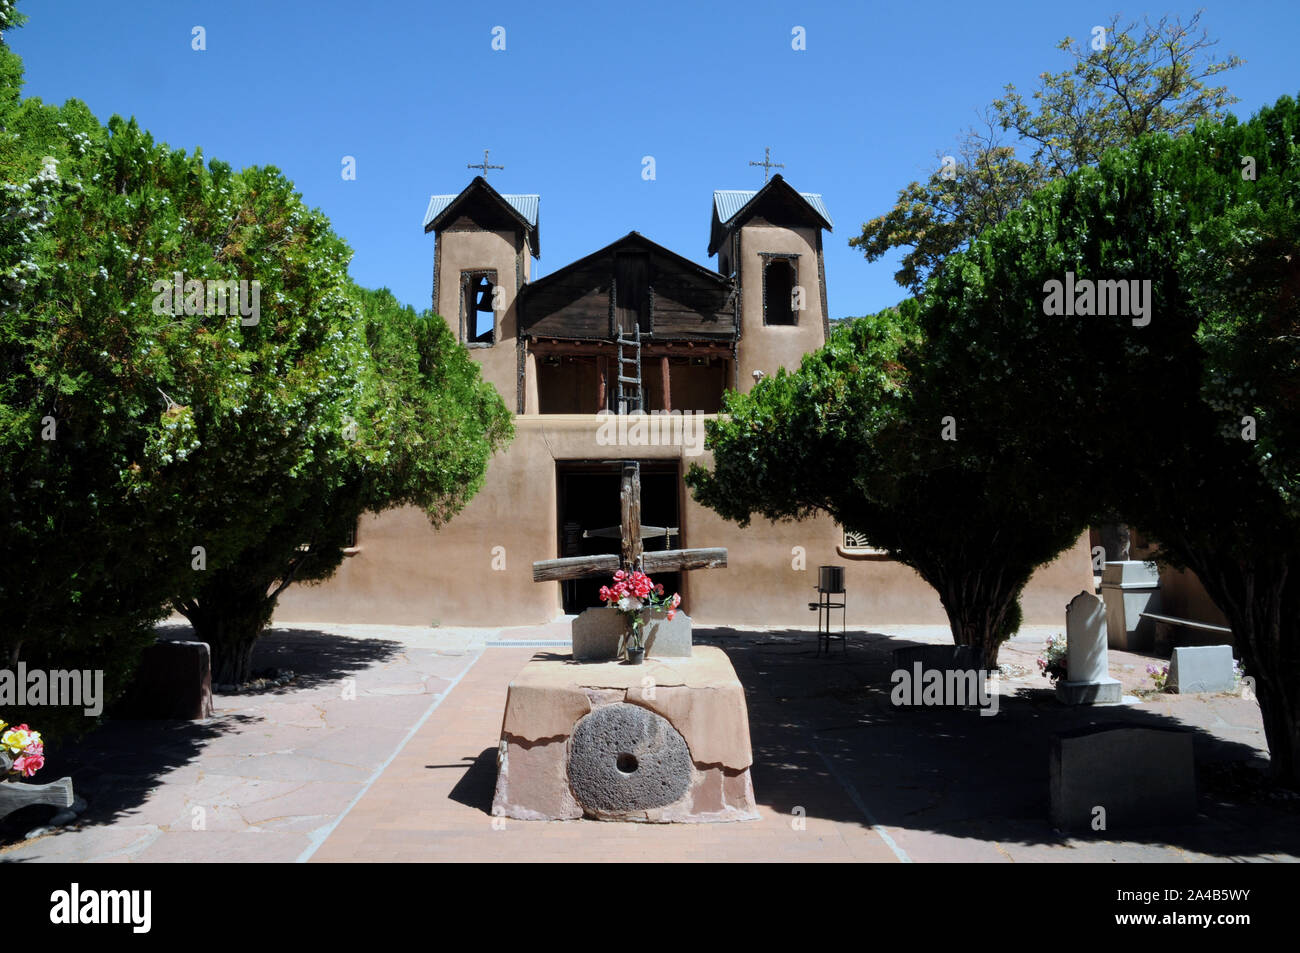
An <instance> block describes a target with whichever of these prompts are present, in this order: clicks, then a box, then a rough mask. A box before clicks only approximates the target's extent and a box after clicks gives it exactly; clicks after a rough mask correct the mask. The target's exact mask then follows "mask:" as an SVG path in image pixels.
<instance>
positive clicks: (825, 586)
mask: <svg viewBox="0 0 1300 953" xmlns="http://www.w3.org/2000/svg"><path fill="white" fill-rule="evenodd" d="M837 596H838V597H839V598H835V597H837ZM808 608H809V609H816V610H817V654H818V655H821V654H822V652H823V651H825V652H826V654H827V655H830V653H831V639H839V640H840V642H842V643H843V644H844V651H845V652H848V650H849V640H848V632H847V630H848V615H849V610H848V596H847V595H846V594H845V591H844V567H842V566H820V567H818V574H817V601H816V602H810V603H808ZM835 609H839V610H840V631H839V633H838V634H836V633H834V632H832V631H831V612H832V611H833V610H835Z"/></svg>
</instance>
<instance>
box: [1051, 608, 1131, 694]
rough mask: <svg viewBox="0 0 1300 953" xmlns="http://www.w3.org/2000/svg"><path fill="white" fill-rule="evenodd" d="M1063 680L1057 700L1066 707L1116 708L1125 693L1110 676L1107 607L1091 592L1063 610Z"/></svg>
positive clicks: (1058, 685)
mask: <svg viewBox="0 0 1300 953" xmlns="http://www.w3.org/2000/svg"><path fill="white" fill-rule="evenodd" d="M1065 647H1066V655H1065V678H1064V679H1063V680H1061V681H1058V682H1057V683H1056V697H1057V699H1059V700H1060V701H1062V702H1064V703H1065V704H1067V705H1118V704H1120V703H1121V702H1122V701H1123V700H1124V691H1123V688H1122V686H1121V685H1120V683H1119V680H1118V679H1115V678H1111V677H1110V671H1109V667H1108V658H1107V651H1106V607H1105V606H1104V605H1103V604H1102V601H1101V600H1100V599H1098V598H1097V597H1096V596H1094V595H1093V594H1092V593H1090V592H1081V593H1079V594H1078V595H1077V596H1075V597H1074V598H1073V599H1071V600H1070V604H1069V606H1067V607H1066V610H1065Z"/></svg>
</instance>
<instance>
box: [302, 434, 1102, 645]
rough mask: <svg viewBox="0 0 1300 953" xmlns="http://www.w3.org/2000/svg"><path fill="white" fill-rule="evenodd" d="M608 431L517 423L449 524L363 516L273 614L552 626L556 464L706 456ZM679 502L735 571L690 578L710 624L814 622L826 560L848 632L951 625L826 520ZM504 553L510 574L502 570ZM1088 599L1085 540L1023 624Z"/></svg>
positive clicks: (693, 598) (1029, 598)
mask: <svg viewBox="0 0 1300 953" xmlns="http://www.w3.org/2000/svg"><path fill="white" fill-rule="evenodd" d="M600 423H601V420H600V418H597V417H595V416H592V415H547V416H521V417H516V418H515V426H516V438H515V441H514V443H513V444H512V445H511V446H510V447H509V448H508V450H507V451H506V452H505V453H504V454H499V455H498V456H496V457H494V458H493V460H492V462H491V465H490V466H489V469H488V474H487V478H486V480H485V483H484V487H483V489H482V490H480V492H479V493H478V494H477V495H476V496H475V497H474V499H473V500H471V501H470V503H469V505H468V506H467V507H466V508H465V510H464V511H463V512H462V513H461V514H460V515H459V516H457V517H456V518H455V519H454V520H452V521H451V523H450V524H449V525H448V526H446V527H445V528H443V529H442V530H441V531H439V532H435V531H434V530H433V529H432V528H431V527H430V526H429V524H428V521H427V519H426V518H425V517H424V515H423V513H422V512H420V511H418V510H415V509H411V508H405V509H401V510H395V511H390V512H388V513H384V514H381V515H379V516H374V517H367V518H366V519H364V520H363V521H362V525H361V527H360V529H359V532H358V536H357V543H358V546H359V550H360V551H359V552H358V553H357V554H356V555H354V556H350V557H348V558H347V559H345V560H344V563H343V566H342V567H341V568H340V569H339V571H338V573H337V574H336V575H335V576H334V577H333V578H332V579H330V580H328V581H326V582H324V583H322V584H319V585H314V586H301V585H295V586H292V587H291V588H289V589H288V590H286V591H285V592H284V593H283V594H282V595H281V597H280V603H279V607H278V610H277V612H276V618H277V619H279V620H282V621H294V622H312V621H329V622H338V623H369V624H394V625H430V624H433V623H434V622H437V623H438V624H441V625H467V626H507V625H524V624H530V623H538V622H547V621H551V620H552V619H555V618H556V617H557V616H559V615H560V613H561V602H560V584H559V583H555V582H549V583H534V582H533V581H532V564H533V562H534V560H539V559H552V558H555V556H556V555H557V550H558V530H557V513H556V474H555V463H556V461H557V460H596V459H623V458H625V457H635V458H637V459H677V460H679V461H680V465H681V466H682V472H685V470H686V469H687V468H689V466H690V464H691V463H693V462H699V463H705V462H706V461H708V460H709V456H708V455H707V454H704V455H701V456H695V457H690V456H686V455H685V453H684V450H683V448H682V447H681V446H639V447H626V446H625V447H619V446H600V445H599V444H598V442H597V432H598V428H599V426H600ZM682 496H683V499H682V502H681V513H682V520H681V522H682V539H683V542H682V545H683V546H685V547H706V546H725V547H727V549H728V551H729V553H728V558H729V568H727V569H712V570H699V571H695V572H690V573H687V574H685V580H686V581H685V584H684V592H683V599H684V602H685V608H686V611H687V612H689V613H690V615H691V616H692V617H693V618H694V619H695V620H696V622H697V623H698V624H700V625H728V624H745V625H772V626H783V625H799V626H811V625H814V624H815V623H816V617H815V614H814V613H812V612H810V611H809V610H808V608H807V603H808V601H809V600H810V599H813V598H814V593H813V588H814V587H815V585H816V575H817V567H818V566H819V565H822V564H825V563H835V564H838V565H844V566H845V567H846V573H845V577H846V587H847V588H848V624H849V626H850V627H852V626H858V627H862V626H868V625H870V626H880V625H887V624H891V623H893V624H897V623H922V624H936V625H942V624H945V623H946V621H947V620H946V617H945V615H944V613H943V609H942V607H941V606H940V604H939V599H938V596H937V595H936V594H935V593H934V591H933V590H932V589H931V588H930V587H929V586H928V585H926V583H925V582H924V581H923V580H922V579H921V578H920V577H919V576H918V575H917V574H916V573H915V572H913V571H912V570H911V569H908V568H907V567H905V566H902V565H899V564H898V563H895V562H892V561H889V560H880V559H874V560H862V559H849V558H845V557H844V556H842V555H840V554H839V553H838V552H837V547H838V546H839V544H840V543H841V542H842V535H841V533H840V532H839V530H838V529H837V528H836V527H835V526H834V524H833V522H832V521H831V520H830V519H828V518H819V519H815V520H810V521H807V522H803V523H787V524H773V523H770V522H768V521H766V520H758V521H755V522H754V523H753V524H752V525H751V526H750V527H749V528H747V529H744V530H742V529H740V528H739V527H737V526H736V525H735V524H732V523H728V522H726V521H725V520H723V519H722V518H721V517H719V516H717V515H716V514H714V513H713V512H712V511H711V510H707V509H705V508H704V507H701V506H699V505H697V504H696V503H695V502H694V501H692V500H691V499H689V493H688V492H687V491H686V489H685V487H683V488H682ZM495 547H501V549H500V550H496V549H495ZM796 547H802V550H803V554H802V555H803V560H802V566H803V568H802V569H800V568H798V567H799V565H800V563H799V558H798V557H799V551H798V550H797V549H796ZM502 559H504V568H503V569H494V568H493V564H494V560H495V562H496V564H497V565H498V566H500V565H501V564H502ZM1080 591H1088V592H1091V591H1092V570H1091V561H1090V556H1089V549H1088V541H1087V538H1086V536H1085V537H1083V538H1081V539H1080V540H1079V542H1078V543H1076V545H1075V546H1074V548H1073V549H1071V550H1070V551H1069V552H1068V553H1066V554H1064V555H1063V556H1062V557H1061V558H1060V559H1058V560H1057V561H1056V562H1055V563H1053V564H1052V565H1050V566H1046V567H1044V568H1042V569H1040V570H1039V571H1038V572H1037V573H1036V574H1035V575H1034V577H1033V579H1032V580H1031V581H1030V584H1029V586H1028V587H1027V589H1026V591H1025V595H1024V598H1023V600H1022V605H1023V608H1024V621H1025V622H1026V623H1027V624H1058V623H1059V624H1060V625H1062V626H1064V621H1065V605H1066V603H1067V602H1068V601H1069V600H1070V599H1071V598H1072V597H1073V596H1075V595H1076V594H1078V593H1079V592H1080Z"/></svg>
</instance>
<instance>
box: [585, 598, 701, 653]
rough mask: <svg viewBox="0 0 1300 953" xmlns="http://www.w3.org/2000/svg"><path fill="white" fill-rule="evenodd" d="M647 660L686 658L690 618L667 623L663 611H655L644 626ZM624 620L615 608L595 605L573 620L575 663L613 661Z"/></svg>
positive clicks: (619, 649)
mask: <svg viewBox="0 0 1300 953" xmlns="http://www.w3.org/2000/svg"><path fill="white" fill-rule="evenodd" d="M644 631H645V640H646V641H645V647H646V652H645V654H646V657H647V658H689V657H690V654H691V617H690V616H688V615H687V614H686V613H684V612H677V613H675V614H674V615H673V618H672V621H671V622H670V621H669V620H668V613H667V612H655V613H652V614H651V617H650V619H649V620H648V621H647V622H646V624H645V630H644ZM626 637H627V618H626V617H625V616H624V615H623V614H622V613H621V612H619V611H618V610H617V609H611V608H609V607H608V606H598V607H597V608H594V609H587V610H585V611H584V612H582V613H581V614H580V615H578V617H577V618H575V619H574V620H573V657H574V659H575V660H577V661H579V662H587V661H604V660H606V659H616V658H618V657H619V656H620V655H621V654H622V652H623V640H624V639H625V638H626Z"/></svg>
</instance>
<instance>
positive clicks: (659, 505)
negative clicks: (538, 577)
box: [556, 460, 685, 613]
mask: <svg viewBox="0 0 1300 953" xmlns="http://www.w3.org/2000/svg"><path fill="white" fill-rule="evenodd" d="M621 479H622V462H621V461H618V460H599V461H565V462H561V463H557V464H556V487H557V497H558V500H557V503H558V506H559V527H560V540H559V555H561V556H592V555H597V554H599V553H613V554H614V555H618V554H619V552H620V551H621V550H622V540H621V538H620V536H619V532H618V528H619V520H620V518H621V511H620V506H619V495H618V494H619V484H620V481H621ZM680 491H681V478H680V476H679V475H678V472H677V461H675V460H642V461H641V525H642V527H643V528H644V529H645V531H646V532H652V530H651V529H650V527H662V528H666V529H669V530H671V531H672V533H671V535H670V536H668V537H665V536H663V535H658V536H651V537H648V538H646V539H645V540H644V542H643V546H644V548H645V550H646V551H647V552H652V551H654V550H660V549H681V548H682V545H683V544H682V537H681V518H680V508H679V501H680ZM593 531H594V532H596V533H597V534H598V535H584V534H587V533H591V532H593ZM653 578H654V581H655V582H657V583H662V584H663V587H664V590H665V591H666V592H670V593H671V592H681V591H682V590H681V582H682V575H681V573H676V572H674V573H659V574H656V575H655V576H654V577H653ZM608 584H609V580H608V579H571V580H567V581H565V582H562V583H560V587H561V589H562V591H563V593H564V611H565V612H566V613H578V612H581V611H582V610H583V609H590V608H592V607H593V606H599V605H603V603H602V602H601V601H600V596H599V594H598V593H599V592H600V587H601V586H604V585H608ZM684 598H685V595H684V594H683V599H684Z"/></svg>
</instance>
